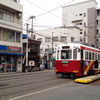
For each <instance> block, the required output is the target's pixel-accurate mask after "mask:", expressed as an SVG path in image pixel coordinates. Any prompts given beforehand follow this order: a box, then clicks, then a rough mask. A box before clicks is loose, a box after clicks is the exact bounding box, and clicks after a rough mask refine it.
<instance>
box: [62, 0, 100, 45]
mask: <svg viewBox="0 0 100 100" xmlns="http://www.w3.org/2000/svg"><path fill="white" fill-rule="evenodd" d="M62 11H63V13H62V19H63V20H62V25H63V26H64V25H65V26H66V27H68V28H72V26H71V25H73V26H77V27H79V31H78V33H77V34H76V33H75V37H76V36H77V35H78V36H79V38H80V40H79V41H83V42H87V43H90V44H92V45H95V46H96V47H100V27H99V25H100V9H99V8H98V4H97V2H96V1H95V0H86V1H84V2H80V3H76V4H71V5H67V6H63V8H62Z"/></svg>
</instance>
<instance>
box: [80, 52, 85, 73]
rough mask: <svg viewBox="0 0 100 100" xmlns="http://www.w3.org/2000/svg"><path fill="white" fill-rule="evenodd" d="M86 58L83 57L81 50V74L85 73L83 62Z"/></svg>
mask: <svg viewBox="0 0 100 100" xmlns="http://www.w3.org/2000/svg"><path fill="white" fill-rule="evenodd" d="M83 58H84V56H83V50H81V64H80V67H81V72H82V73H83V71H84V60H83Z"/></svg>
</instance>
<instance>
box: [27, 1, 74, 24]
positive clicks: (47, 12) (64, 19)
mask: <svg viewBox="0 0 100 100" xmlns="http://www.w3.org/2000/svg"><path fill="white" fill-rule="evenodd" d="M26 1H27V2H29V3H30V4H32V5H34V6H36V7H37V8H39V9H41V10H43V11H45V13H42V14H39V15H37V16H35V17H38V16H42V15H44V14H47V13H49V14H51V15H53V16H55V17H57V18H59V19H61V20H63V21H65V22H68V21H66V20H65V19H62V18H61V17H59V16H57V15H55V14H53V13H51V12H53V11H55V10H57V9H59V8H61V7H62V6H64V5H66V4H68V3H71V2H73V1H75V0H70V1H69V2H68V3H66V4H64V5H61V6H59V7H56V8H54V9H52V10H50V11H47V10H45V9H44V8H42V7H40V6H38V5H36V4H34V3H33V2H30V1H29V0H26ZM68 23H70V22H68Z"/></svg>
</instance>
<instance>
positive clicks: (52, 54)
mask: <svg viewBox="0 0 100 100" xmlns="http://www.w3.org/2000/svg"><path fill="white" fill-rule="evenodd" d="M53 33H54V32H52V68H53Z"/></svg>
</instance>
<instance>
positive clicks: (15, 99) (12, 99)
mask: <svg viewBox="0 0 100 100" xmlns="http://www.w3.org/2000/svg"><path fill="white" fill-rule="evenodd" d="M69 84H72V83H68V84H64V85H60V86H55V87H51V88H47V89H44V90H40V91H37V92H33V93H29V94H25V95H22V96H18V97H15V98H11V99H8V100H17V99H20V98H24V97H27V96H31V95H34V94H38V93H42V92H45V91H49V90H53V89H56V88H60V87H63V86H66V85H69Z"/></svg>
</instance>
